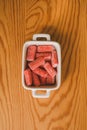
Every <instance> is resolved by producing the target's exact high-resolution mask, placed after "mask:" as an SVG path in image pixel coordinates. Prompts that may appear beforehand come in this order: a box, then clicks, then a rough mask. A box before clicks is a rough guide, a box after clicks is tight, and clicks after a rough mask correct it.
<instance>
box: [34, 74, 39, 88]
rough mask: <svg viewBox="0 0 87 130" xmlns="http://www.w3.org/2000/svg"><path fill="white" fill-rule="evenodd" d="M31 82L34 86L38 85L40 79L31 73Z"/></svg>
mask: <svg viewBox="0 0 87 130" xmlns="http://www.w3.org/2000/svg"><path fill="white" fill-rule="evenodd" d="M33 84H34V85H35V86H36V85H37V86H39V85H40V80H39V77H38V76H37V75H36V74H35V73H33Z"/></svg>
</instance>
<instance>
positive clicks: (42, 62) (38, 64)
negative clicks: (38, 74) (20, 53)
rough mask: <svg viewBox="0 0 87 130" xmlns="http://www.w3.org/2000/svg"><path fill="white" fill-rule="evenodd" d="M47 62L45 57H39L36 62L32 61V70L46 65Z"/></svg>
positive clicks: (30, 64) (30, 65)
mask: <svg viewBox="0 0 87 130" xmlns="http://www.w3.org/2000/svg"><path fill="white" fill-rule="evenodd" d="M44 63H45V61H44V57H39V58H37V59H36V60H34V61H32V62H31V63H29V64H28V65H29V67H30V68H31V70H34V69H36V68H37V67H39V66H41V65H44Z"/></svg>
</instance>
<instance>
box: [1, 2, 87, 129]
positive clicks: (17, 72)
mask: <svg viewBox="0 0 87 130" xmlns="http://www.w3.org/2000/svg"><path fill="white" fill-rule="evenodd" d="M35 33H48V34H50V35H51V37H52V40H53V41H57V42H59V43H60V45H61V49H62V84H61V86H60V89H59V90H56V91H52V92H51V96H50V98H48V99H34V98H33V97H32V95H31V91H26V90H24V89H23V87H22V83H21V67H22V64H21V62H22V47H23V44H24V42H25V41H27V40H31V39H32V36H33V34H35ZM0 130H87V0H0Z"/></svg>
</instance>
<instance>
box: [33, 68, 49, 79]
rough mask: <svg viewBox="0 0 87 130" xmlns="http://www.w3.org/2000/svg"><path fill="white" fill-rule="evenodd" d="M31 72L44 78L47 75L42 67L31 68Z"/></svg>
mask: <svg viewBox="0 0 87 130" xmlns="http://www.w3.org/2000/svg"><path fill="white" fill-rule="evenodd" d="M33 72H34V73H35V74H37V75H39V76H41V77H44V78H46V77H47V75H48V73H47V71H45V70H44V69H41V68H36V69H35V70H33Z"/></svg>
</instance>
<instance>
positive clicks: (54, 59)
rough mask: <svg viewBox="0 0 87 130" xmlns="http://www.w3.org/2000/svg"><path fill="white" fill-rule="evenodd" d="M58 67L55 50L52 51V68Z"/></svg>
mask: <svg viewBox="0 0 87 130" xmlns="http://www.w3.org/2000/svg"><path fill="white" fill-rule="evenodd" d="M57 65H58V58H57V52H56V51H55V50H53V51H52V66H53V67H54V68H55V67H57Z"/></svg>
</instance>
